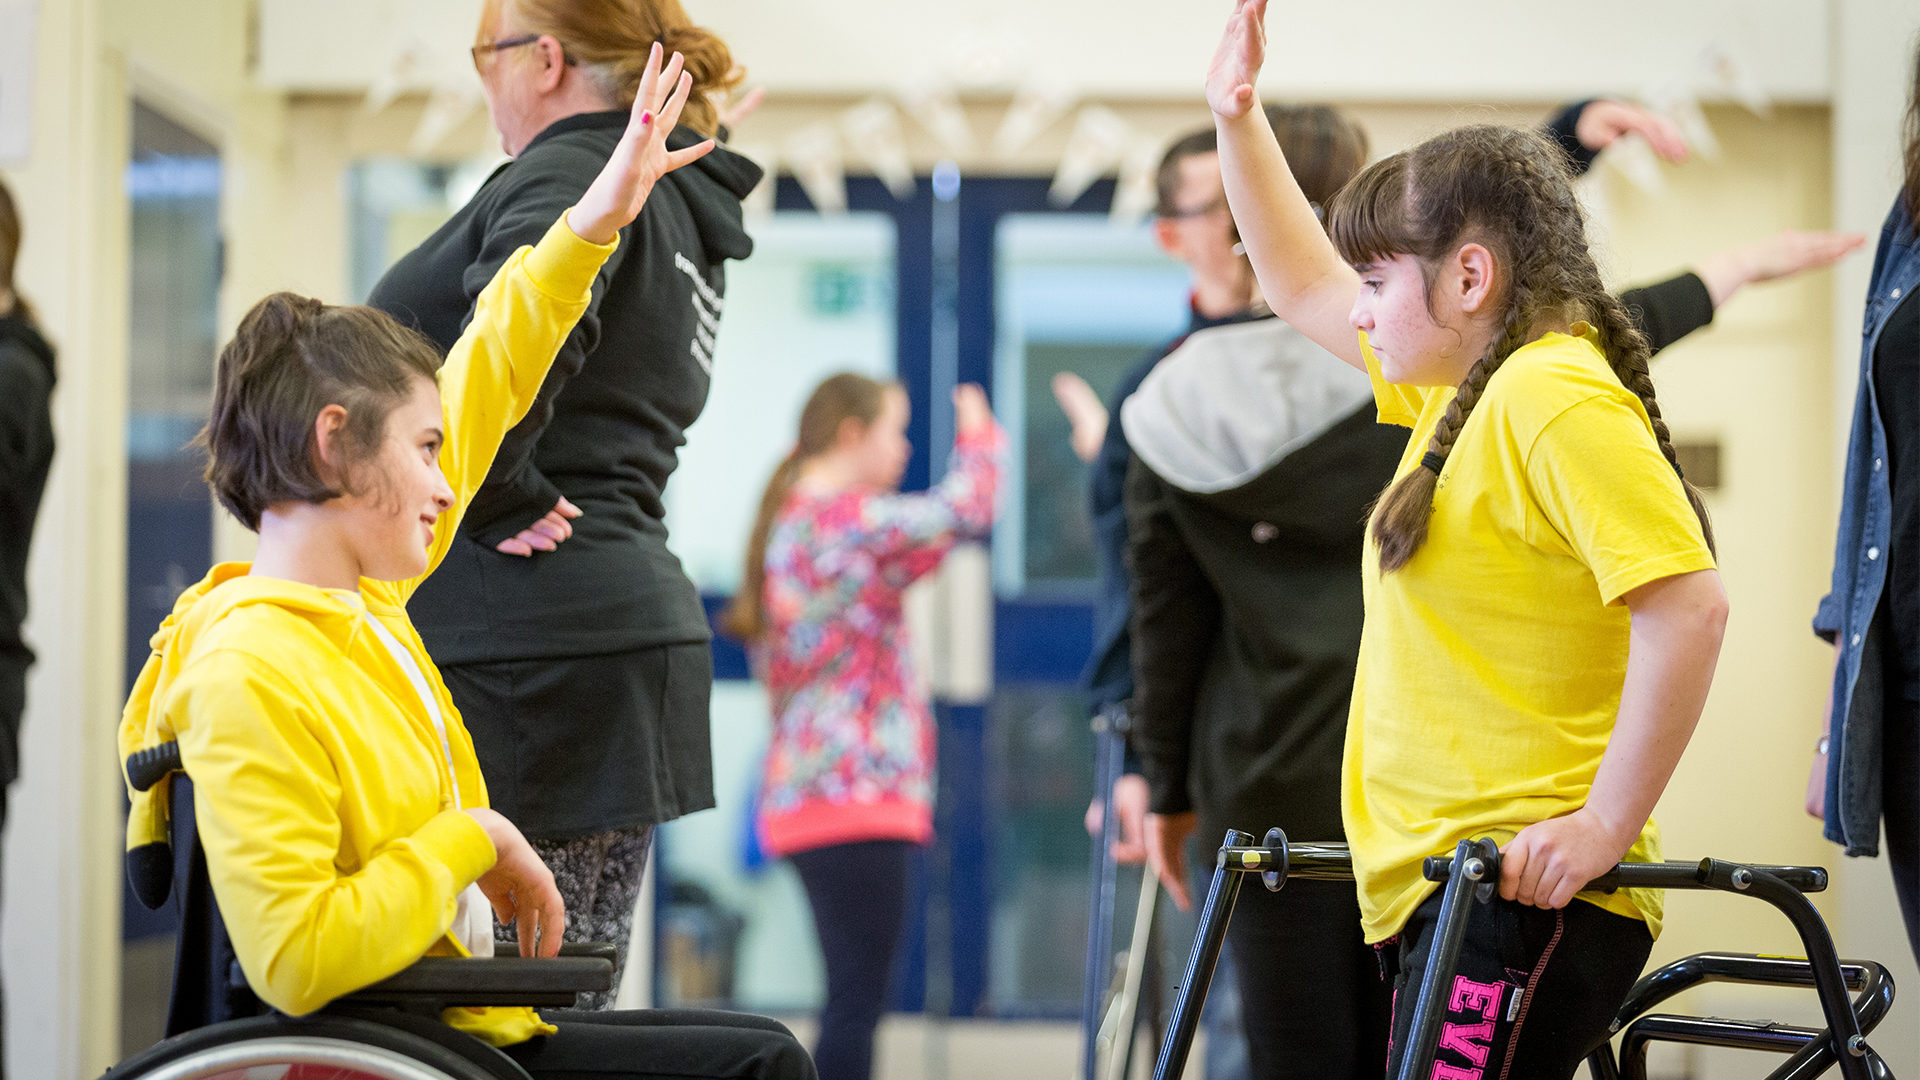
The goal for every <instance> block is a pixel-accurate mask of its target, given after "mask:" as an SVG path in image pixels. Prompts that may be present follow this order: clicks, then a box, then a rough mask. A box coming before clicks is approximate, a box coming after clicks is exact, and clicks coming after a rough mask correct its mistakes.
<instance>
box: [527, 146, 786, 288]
mask: <svg viewBox="0 0 1920 1080" xmlns="http://www.w3.org/2000/svg"><path fill="white" fill-rule="evenodd" d="M627 119H628V116H627V111H626V110H625V109H609V110H606V111H603V112H589V113H576V114H575V115H573V116H568V117H563V118H562V119H559V120H555V121H554V122H553V123H551V124H548V125H547V127H546V128H545V130H543V131H541V132H540V134H538V135H535V136H534V137H533V139H532V141H530V142H528V143H527V145H526V147H525V148H524V149H522V150H521V151H520V156H519V157H518V158H517V159H516V160H518V161H527V160H529V158H534V159H538V157H539V156H540V155H539V154H537V153H535V150H536V148H538V147H539V146H540V145H541V144H542V143H545V142H547V141H548V140H549V139H552V138H554V137H555V136H558V135H564V134H566V133H568V132H570V131H589V132H593V136H592V137H591V139H590V140H589V141H591V142H592V143H594V144H596V145H598V146H599V147H600V151H601V155H602V157H603V159H604V157H605V156H606V155H608V154H611V153H613V148H614V147H615V146H616V145H618V144H619V142H620V135H621V133H622V132H624V131H625V130H626V128H627ZM703 138H705V136H703V135H699V134H697V133H695V132H693V131H689V130H688V129H686V128H675V129H674V130H673V131H672V132H671V133H670V134H669V135H668V136H667V149H669V150H682V149H685V148H686V147H689V146H692V145H693V144H695V143H697V142H700V141H701V140H702V139H703ZM505 168H507V166H506V165H502V166H501V167H500V170H504V169H505ZM500 170H495V172H494V175H495V176H498V175H499V174H500ZM763 176H764V170H762V169H761V168H760V166H758V165H755V164H754V163H753V162H752V161H749V160H748V159H747V158H746V157H744V156H742V155H740V154H737V153H735V152H734V151H732V150H729V149H727V147H726V146H725V145H719V146H715V147H714V148H713V151H712V152H711V153H709V154H708V155H707V156H706V157H703V158H701V159H700V160H699V161H696V162H694V163H693V164H691V165H688V166H686V167H685V168H682V169H675V170H674V171H673V172H670V173H668V174H667V175H666V176H664V177H662V178H661V179H660V182H661V183H663V184H670V185H672V186H673V188H674V189H675V190H676V191H678V192H679V193H680V196H681V197H682V198H683V199H685V200H686V203H687V208H688V209H689V210H691V211H692V212H693V220H694V228H695V229H697V230H698V231H699V234H700V244H701V246H702V247H703V248H705V249H706V255H707V261H708V262H710V263H716V264H717V263H719V262H720V261H721V260H722V259H744V258H746V257H747V256H749V255H751V254H753V238H752V237H750V236H748V235H747V230H746V226H745V225H743V224H742V223H741V216H740V200H742V199H744V198H746V197H747V194H748V193H749V192H751V191H752V190H753V189H754V188H755V187H756V186H758V185H759V183H760V181H761V179H762V177H763Z"/></svg>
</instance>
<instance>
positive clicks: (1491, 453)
mask: <svg viewBox="0 0 1920 1080" xmlns="http://www.w3.org/2000/svg"><path fill="white" fill-rule="evenodd" d="M1574 329H1575V330H1576V332H1580V333H1581V334H1582V335H1583V336H1580V337H1573V336H1568V335H1566V334H1559V333H1550V334H1547V335H1545V336H1543V337H1541V338H1540V339H1538V340H1536V341H1534V342H1532V343H1530V344H1528V345H1526V346H1523V347H1522V348H1520V349H1518V350H1516V351H1515V352H1514V353H1513V355H1512V356H1510V357H1508V358H1507V360H1506V362H1505V363H1504V364H1502V365H1501V367H1500V369H1499V370H1498V371H1497V372H1495V373H1494V375H1493V377H1492V378H1491V379H1490V380H1488V383H1487V388H1486V391H1485V393H1484V394H1483V395H1482V396H1481V399H1480V402H1479V404H1478V405H1477V406H1476V407H1475V408H1474V410H1473V412H1472V413H1471V414H1470V415H1469V416H1468V418H1467V422H1466V424H1465V426H1464V427H1463V428H1462V429H1461V432H1460V435H1459V437H1458V439H1457V440H1456V442H1455V444H1454V447H1453V450H1452V453H1451V454H1450V455H1449V457H1448V459H1447V464H1446V467H1445V468H1444V469H1443V470H1442V471H1441V475H1440V480H1439V486H1438V488H1437V490H1436V492H1435V495H1434V509H1433V518H1432V520H1431V522H1430V524H1429V526H1428V530H1429V531H1428V536H1427V542H1426V544H1425V545H1424V546H1423V547H1422V548H1421V549H1420V550H1419V551H1418V552H1417V553H1416V554H1415V555H1414V556H1413V558H1412V559H1411V560H1410V561H1408V563H1407V564H1406V565H1405V566H1403V567H1401V568H1400V569H1399V570H1398V571H1396V572H1394V573H1391V574H1382V573H1381V572H1380V569H1379V549H1378V548H1377V547H1376V546H1375V545H1374V543H1373V542H1372V539H1371V536H1369V539H1368V543H1367V548H1366V555H1365V561H1364V573H1365V576H1366V580H1365V585H1364V589H1365V596H1366V612H1367V616H1366V626H1365V630H1364V631H1363V632H1362V634H1361V639H1360V662H1359V669H1358V672H1357V674H1356V676H1355V679H1354V689H1353V707H1352V712H1351V714H1350V717H1349V719H1348V725H1347V743H1346V760H1345V765H1344V768H1343V769H1342V781H1341V803H1342V813H1343V815H1344V818H1345V822H1346V829H1347V841H1348V843H1349V844H1350V845H1351V846H1352V849H1353V856H1354V860H1353V861H1354V871H1355V876H1356V878H1357V879H1358V887H1359V891H1360V913H1361V918H1362V923H1363V928H1364V930H1365V932H1366V939H1367V940H1368V941H1369V942H1378V941H1383V940H1385V939H1387V938H1389V937H1392V936H1393V935H1394V934H1396V933H1399V932H1400V929H1401V928H1402V927H1403V926H1404V925H1405V924H1406V921H1407V918H1408V917H1409V916H1410V915H1411V914H1412V913H1413V910H1414V908H1416V907H1418V906H1419V905H1420V903H1421V901H1423V900H1425V899H1426V897H1427V896H1428V895H1430V894H1431V892H1432V891H1433V889H1434V888H1435V886H1434V885H1433V884H1432V883H1431V882H1428V881H1427V880H1426V879H1425V878H1423V877H1422V876H1421V874H1420V865H1421V860H1422V859H1424V858H1425V857H1426V856H1428V855H1442V854H1451V853H1452V851H1453V849H1454V847H1455V845H1456V844H1458V843H1459V842H1460V841H1461V840H1467V839H1473V838H1475V837H1480V836H1491V837H1492V838H1493V839H1494V840H1495V841H1496V842H1498V843H1500V844H1502V845H1504V844H1505V843H1506V842H1507V841H1508V840H1511V839H1512V838H1513V836H1514V835H1515V834H1516V833H1518V832H1519V831H1520V830H1521V829H1522V828H1524V827H1526V826H1527V825H1530V824H1533V823H1534V822H1537V821H1544V820H1547V819H1550V818H1555V817H1560V816H1562V815H1565V814H1568V813H1570V812H1572V811H1574V810H1577V809H1579V808H1580V807H1581V806H1583V805H1585V803H1586V799H1587V793H1588V791H1589V789H1590V788H1591V787H1592V784H1593V778H1594V774H1595V773H1596V772H1597V771H1598V769H1599V767H1600V758H1601V755H1602V754H1604V753H1605V752H1606V748H1607V740H1608V738H1609V736H1610V735H1611V734H1612V732H1613V724H1614V718H1615V716H1616V715H1617V714H1618V712H1619V707H1620V690H1621V685H1622V683H1623V681H1624V680H1625V677H1626V666H1627V640H1628V629H1629V619H1630V615H1629V613H1628V611H1627V610H1626V607H1625V606H1624V605H1622V604H1620V603H1619V600H1620V597H1621V596H1622V595H1623V594H1624V593H1627V592H1629V591H1631V590H1633V589H1635V588H1638V587H1639V586H1641V585H1645V584H1647V583H1649V582H1652V581H1657V580H1659V579H1661V578H1664V577H1671V576H1673V575H1676V574H1684V573H1689V572H1692V571H1696V570H1708V569H1712V568H1713V566H1714V561H1713V556H1712V554H1711V553H1710V552H1709V551H1708V549H1707V544H1706V540H1705V537H1704V536H1703V534H1702V531H1701V528H1700V523H1699V521H1698V519H1696V518H1695V516H1694V513H1693V509H1692V507H1691V506H1690V505H1689V504H1688V502H1687V497H1686V493H1685V491H1684V490H1683V489H1682V487H1681V485H1680V481H1679V478H1678V477H1677V476H1675V474H1674V471H1673V467H1672V466H1671V465H1669V464H1668V463H1667V460H1666V458H1665V457H1664V456H1663V455H1662V454H1661V453H1660V449H1659V446H1658V445H1657V444H1656V443H1655V441H1654V438H1653V429H1652V426H1651V424H1650V423H1649V422H1648V420H1647V414H1646V409H1645V408H1644V407H1643V406H1642V405H1641V403H1640V399H1639V398H1638V397H1636V396H1635V395H1634V394H1633V393H1631V392H1630V391H1628V390H1627V389H1626V388H1625V387H1624V386H1622V385H1621V383H1620V380H1619V379H1618V378H1617V377H1616V376H1615V375H1614V374H1613V372H1612V370H1611V369H1610V368H1609V367H1608V366H1607V361H1606V358H1605V356H1603V355H1602V354H1601V352H1600V348H1599V345H1598V341H1597V335H1595V334H1593V333H1592V332H1591V330H1589V329H1588V328H1586V327H1585V326H1584V325H1576V326H1575V327H1574ZM1360 345H1361V351H1362V352H1363V353H1364V354H1365V356H1366V360H1367V370H1368V373H1369V374H1370V375H1371V376H1372V379H1373V389H1374V398H1375V401H1376V403H1377V404H1378V406H1379V409H1380V420H1381V422H1383V423H1389V424H1398V425H1402V426H1405V427H1411V428H1412V429H1413V436H1412V438H1411V439H1409V440H1408V443H1407V449H1406V453H1405V454H1403V455H1402V457H1401V460H1400V465H1399V468H1398V469H1397V470H1396V471H1395V476H1396V477H1398V476H1403V475H1405V474H1406V473H1408V472H1409V471H1411V470H1413V469H1417V468H1421V467H1422V466H1421V465H1420V459H1421V457H1422V456H1424V455H1425V453H1426V451H1427V444H1428V440H1429V438H1430V437H1431V436H1432V433H1433V429H1434V426H1435V424H1436V423H1438V421H1439V419H1440V417H1441V415H1442V414H1443V413H1444V412H1445V411H1446V408H1447V405H1448V403H1449V402H1451V401H1452V400H1453V396H1454V390H1453V388H1452V387H1426V388H1423V387H1412V386H1397V385H1393V384H1389V383H1387V382H1386V381H1385V379H1384V378H1383V377H1382V375H1381V372H1380V365H1379V361H1378V360H1377V359H1376V358H1375V357H1374V355H1373V350H1372V349H1371V348H1370V347H1369V346H1368V344H1367V340H1366V336H1365V335H1364V334H1362V335H1361V339H1360ZM1627 857H1628V859H1630V860H1657V859H1659V858H1660V831H1659V829H1658V827H1656V826H1655V825H1654V823H1653V822H1652V821H1648V822H1647V825H1646V827H1645V828H1644V829H1642V830H1641V833H1640V839H1639V840H1638V841H1636V842H1635V843H1634V845H1633V848H1632V850H1631V852H1629V854H1628V856H1627ZM1581 898H1582V899H1585V900H1589V901H1591V902H1592V903H1595V904H1598V905H1599V906H1600V907H1602V908H1605V909H1606V910H1608V911H1612V912H1616V913H1618V914H1621V915H1626V916H1629V917H1633V918H1639V919H1643V920H1645V921H1646V923H1647V926H1648V930H1649V931H1650V932H1652V933H1653V934H1655V935H1656V936H1657V935H1658V934H1659V930H1660V915H1661V900H1660V895H1659V893H1657V892H1650V891H1646V890H1625V891H1623V892H1621V893H1618V894H1614V895H1604V894H1597V893H1595V894H1582V896H1581Z"/></svg>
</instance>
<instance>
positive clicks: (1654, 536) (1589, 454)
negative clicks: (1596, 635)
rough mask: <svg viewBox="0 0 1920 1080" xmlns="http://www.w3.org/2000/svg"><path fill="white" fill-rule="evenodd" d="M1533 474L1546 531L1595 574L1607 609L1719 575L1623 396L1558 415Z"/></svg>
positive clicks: (1532, 459)
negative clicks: (1689, 578)
mask: <svg viewBox="0 0 1920 1080" xmlns="http://www.w3.org/2000/svg"><path fill="white" fill-rule="evenodd" d="M1526 471H1527V482H1528V484H1529V485H1530V486H1531V487H1532V489H1533V494H1534V499H1535V502H1536V504H1537V505H1538V507H1539V510H1540V515H1541V517H1542V518H1543V519H1544V525H1545V527H1546V528H1548V529H1551V530H1552V532H1553V533H1555V534H1557V535H1558V537H1559V539H1560V540H1561V541H1563V542H1564V543H1565V544H1566V545H1567V547H1568V548H1569V549H1571V551H1572V554H1573V555H1574V557H1575V558H1577V559H1579V560H1580V561H1581V562H1583V563H1585V564H1586V566H1587V568H1588V569H1589V570H1591V571H1592V572H1593V577H1594V580H1595V582H1597V583H1598V585H1599V587H1600V600H1601V602H1602V603H1605V604H1614V603H1618V602H1619V600H1620V598H1621V597H1622V596H1624V595H1626V594H1627V593H1629V592H1632V591H1633V590H1634V589H1637V588H1639V587H1640V586H1642V585H1645V584H1648V583H1649V582H1654V581H1658V580H1660V579H1661V578H1666V577H1673V576H1675V575H1677V574H1687V573H1692V572H1694V571H1696V570H1711V569H1713V568H1714V559H1713V553H1712V552H1711V551H1709V550H1708V548H1707V542H1706V536H1705V533H1704V532H1703V531H1702V529H1701V527H1700V520H1699V518H1698V517H1697V516H1695V514H1694V512H1693V506H1692V504H1691V503H1689V502H1688V501H1687V495H1686V491H1685V490H1684V489H1683V488H1682V487H1681V484H1680V478H1679V476H1678V475H1677V474H1676V473H1675V472H1674V471H1673V466H1672V465H1670V464H1669V463H1668V462H1667V459H1666V456H1665V455H1663V454H1662V453H1661V452H1660V448H1659V446H1658V445H1657V444H1656V443H1655V442H1654V439H1653V432H1652V430H1651V429H1650V428H1649V427H1648V426H1647V420H1646V417H1645V416H1644V414H1642V413H1641V412H1640V411H1639V410H1638V409H1636V408H1635V407H1634V406H1633V405H1632V404H1630V403H1629V402H1627V401H1625V400H1622V399H1621V398H1620V397H1618V396H1615V395H1611V394H1602V395H1596V396H1594V397H1590V398H1587V399H1585V400H1583V401H1580V402H1578V403H1576V404H1574V405H1571V406H1569V407H1567V408H1566V409H1565V410H1563V411H1562V412H1560V413H1559V414H1558V415H1557V416H1555V417H1554V418H1553V419H1552V420H1551V421H1549V422H1548V423H1547V424H1546V425H1545V426H1544V427H1542V428H1541V430H1540V433H1539V435H1538V436H1536V437H1535V438H1534V440H1533V443H1532V445H1531V446H1530V447H1529V449H1528V452H1527V457H1526ZM1530 539H1536V540H1537V539H1538V538H1530Z"/></svg>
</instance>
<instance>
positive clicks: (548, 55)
mask: <svg viewBox="0 0 1920 1080" xmlns="http://www.w3.org/2000/svg"><path fill="white" fill-rule="evenodd" d="M533 47H534V50H535V51H537V52H538V53H539V54H540V60H541V62H542V63H543V64H545V65H546V66H545V68H543V69H542V70H541V72H540V89H541V90H542V91H543V92H545V93H549V94H551V93H553V92H554V91H555V90H558V89H559V88H560V79H561V77H562V76H564V75H565V74H566V72H567V50H566V47H565V46H563V45H561V44H560V41H559V39H558V38H555V37H554V36H553V35H552V34H542V35H540V39H539V40H538V41H535V42H534V43H533Z"/></svg>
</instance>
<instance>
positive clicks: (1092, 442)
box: [1053, 371, 1111, 465]
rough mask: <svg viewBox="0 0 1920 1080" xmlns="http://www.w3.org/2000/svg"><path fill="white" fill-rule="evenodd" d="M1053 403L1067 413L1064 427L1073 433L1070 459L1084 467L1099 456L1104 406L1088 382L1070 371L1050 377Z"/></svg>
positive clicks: (1104, 433) (1104, 428)
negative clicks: (1077, 460)
mask: <svg viewBox="0 0 1920 1080" xmlns="http://www.w3.org/2000/svg"><path fill="white" fill-rule="evenodd" d="M1053 400H1055V401H1057V402H1059V403H1060V411H1061V412H1063V413H1066V414H1067V425H1068V427H1070V428H1071V429H1072V431H1073V434H1072V443H1073V456H1074V457H1077V458H1079V459H1080V460H1081V461H1084V462H1086V463H1087V464H1089V465H1091V464H1093V459H1094V458H1097V457H1099V456H1100V445H1101V444H1102V443H1104V442H1105V441H1106V438H1107V423H1108V421H1109V420H1110V419H1111V417H1109V416H1108V415H1107V407H1106V406H1105V405H1103V404H1101V403H1100V395H1099V394H1096V393H1094V392H1093V387H1091V386H1089V385H1087V380H1085V379H1083V378H1081V377H1080V376H1078V375H1075V374H1074V373H1073V372H1071V371H1062V372H1060V373H1059V374H1057V375H1055V376H1054V377H1053Z"/></svg>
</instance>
